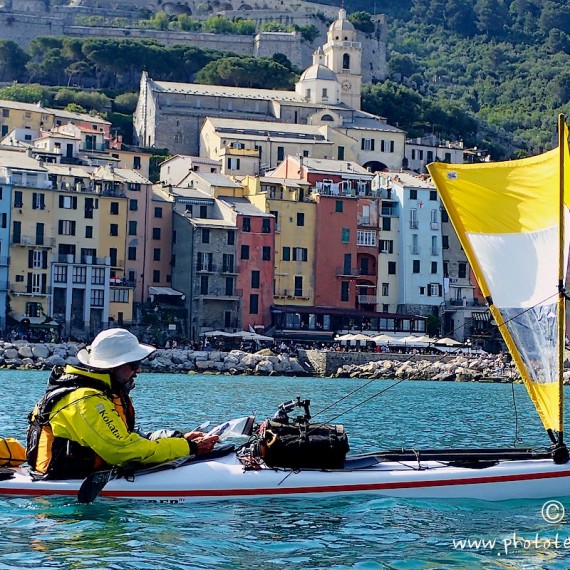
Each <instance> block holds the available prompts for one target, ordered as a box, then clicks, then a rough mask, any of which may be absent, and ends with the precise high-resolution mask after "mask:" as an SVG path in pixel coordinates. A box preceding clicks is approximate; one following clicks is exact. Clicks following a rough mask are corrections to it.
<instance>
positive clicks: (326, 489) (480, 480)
mask: <svg viewBox="0 0 570 570" xmlns="http://www.w3.org/2000/svg"><path fill="white" fill-rule="evenodd" d="M559 477H570V471H561V472H559V473H527V474H521V475H496V476H493V477H473V478H463V479H439V480H436V481H408V482H397V483H366V484H358V485H334V486H331V485H326V486H325V485H319V486H315V487H276V488H272V489H269V488H266V489H211V490H202V489H200V490H187V491H184V490H180V491H167V490H165V491H128V490H122V491H102V493H101V495H104V496H105V497H232V496H236V497H242V496H252V495H295V494H304V493H338V492H358V491H381V490H383V489H415V488H421V487H445V486H457V485H481V484H486V483H508V482H512V481H531V480H536V479H552V478H559Z"/></svg>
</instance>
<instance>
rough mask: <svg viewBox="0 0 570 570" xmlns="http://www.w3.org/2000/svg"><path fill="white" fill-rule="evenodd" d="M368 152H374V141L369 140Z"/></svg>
mask: <svg viewBox="0 0 570 570" xmlns="http://www.w3.org/2000/svg"><path fill="white" fill-rule="evenodd" d="M370 150H374V139H370Z"/></svg>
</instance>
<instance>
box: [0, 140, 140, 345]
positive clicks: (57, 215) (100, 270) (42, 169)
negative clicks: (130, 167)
mask: <svg viewBox="0 0 570 570" xmlns="http://www.w3.org/2000/svg"><path fill="white" fill-rule="evenodd" d="M0 177H1V178H2V179H3V180H8V181H9V182H10V184H11V185H12V189H11V196H10V222H9V225H10V249H9V257H10V265H9V273H8V280H9V284H8V295H9V307H8V317H10V319H11V320H10V319H9V320H8V321H7V325H8V326H11V327H17V328H20V330H21V329H22V328H26V327H31V328H34V327H48V326H50V325H51V324H52V323H53V321H51V320H50V319H54V320H55V321H56V323H58V324H59V325H60V327H61V332H62V333H63V334H64V335H65V336H74V337H78V338H85V339H87V338H89V337H92V336H93V335H94V334H96V333H97V332H99V331H100V330H102V329H104V328H107V327H108V326H109V325H111V324H113V323H114V322H116V323H118V324H122V323H125V324H128V323H130V322H131V321H132V315H133V285H132V284H130V283H128V282H127V281H126V280H125V278H124V268H125V265H124V264H125V248H126V245H125V243H126V231H127V197H126V195H125V190H126V189H125V184H124V180H123V182H118V181H117V180H115V178H114V175H113V173H112V172H111V171H110V169H99V171H97V172H94V169H93V168H92V167H79V166H63V165H59V164H53V165H52V164H48V165H46V164H42V163H41V162H40V161H38V160H36V159H35V158H32V157H31V156H29V154H28V153H26V152H21V151H5V150H4V151H1V152H0ZM32 332H33V331H27V333H30V334H31V333H32Z"/></svg>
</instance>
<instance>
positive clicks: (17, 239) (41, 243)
mask: <svg viewBox="0 0 570 570" xmlns="http://www.w3.org/2000/svg"><path fill="white" fill-rule="evenodd" d="M12 243H13V244H14V245H23V246H25V247H28V246H38V247H50V248H51V247H55V238H52V237H38V236H23V235H12Z"/></svg>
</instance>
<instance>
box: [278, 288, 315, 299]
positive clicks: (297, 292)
mask: <svg viewBox="0 0 570 570" xmlns="http://www.w3.org/2000/svg"><path fill="white" fill-rule="evenodd" d="M273 296H274V297H276V298H279V299H310V298H311V297H312V296H313V290H312V289H278V290H276V291H275V293H274V295H273Z"/></svg>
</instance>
